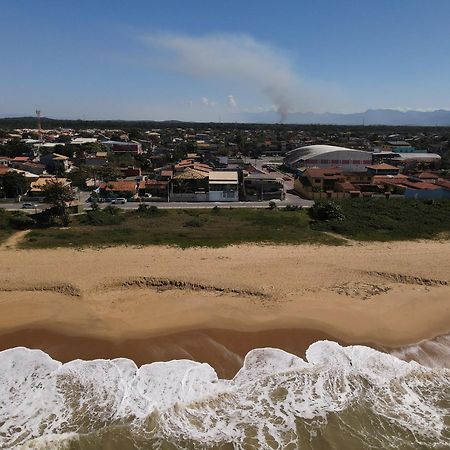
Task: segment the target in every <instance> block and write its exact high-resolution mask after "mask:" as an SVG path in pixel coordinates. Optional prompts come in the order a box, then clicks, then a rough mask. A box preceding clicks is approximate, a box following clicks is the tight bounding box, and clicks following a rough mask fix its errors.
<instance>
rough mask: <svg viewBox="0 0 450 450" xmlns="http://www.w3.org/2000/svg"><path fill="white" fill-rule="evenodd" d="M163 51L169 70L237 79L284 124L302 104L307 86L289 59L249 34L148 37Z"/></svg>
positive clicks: (193, 75) (149, 40)
mask: <svg viewBox="0 0 450 450" xmlns="http://www.w3.org/2000/svg"><path fill="white" fill-rule="evenodd" d="M144 40H145V41H146V42H147V43H148V44H150V45H151V46H152V47H154V48H157V49H160V50H162V51H163V58H164V59H165V65H166V67H169V68H170V69H171V70H176V71H178V72H181V73H183V74H186V75H189V76H192V77H195V78H207V79H217V80H219V79H221V80H238V81H239V82H241V83H243V84H244V85H245V86H246V87H247V88H250V89H256V90H257V91H259V92H260V93H262V94H263V95H264V96H265V97H266V98H268V99H269V101H270V102H271V103H272V105H273V106H274V108H275V109H276V110H277V111H278V113H279V114H280V119H281V121H283V120H284V119H285V118H286V116H287V114H288V113H289V112H290V111H293V109H294V108H298V107H299V106H300V104H301V103H302V91H304V90H305V89H304V87H303V86H302V82H301V80H300V79H299V77H298V76H297V75H296V74H295V72H294V71H293V69H292V67H291V65H290V63H289V61H288V59H287V58H286V57H285V56H284V55H283V54H282V52H280V51H279V50H278V49H276V48H274V47H271V46H269V45H266V44H262V43H259V42H257V41H256V40H255V39H253V38H252V37H250V36H248V35H231V34H224V35H206V36H202V37H191V36H186V35H178V34H163V35H151V36H145V37H144Z"/></svg>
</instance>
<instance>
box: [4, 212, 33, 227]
mask: <svg viewBox="0 0 450 450" xmlns="http://www.w3.org/2000/svg"><path fill="white" fill-rule="evenodd" d="M35 223H36V222H35V221H34V220H33V219H32V218H31V217H30V216H26V215H24V214H20V213H19V214H13V215H11V217H10V219H9V224H10V226H11V228H14V229H15V230H25V229H27V228H32V227H33V226H34V225H35Z"/></svg>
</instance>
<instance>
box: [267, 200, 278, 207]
mask: <svg viewBox="0 0 450 450" xmlns="http://www.w3.org/2000/svg"><path fill="white" fill-rule="evenodd" d="M276 207H277V204H276V203H275V202H273V201H271V202H269V209H275V208H276Z"/></svg>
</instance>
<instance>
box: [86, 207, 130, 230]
mask: <svg viewBox="0 0 450 450" xmlns="http://www.w3.org/2000/svg"><path fill="white" fill-rule="evenodd" d="M122 221H123V216H122V214H121V211H120V209H119V208H115V207H114V206H107V207H106V208H105V209H103V210H102V209H93V210H92V211H88V212H87V213H86V215H85V216H84V217H83V218H82V219H80V222H82V223H85V224H87V225H118V224H120V223H122Z"/></svg>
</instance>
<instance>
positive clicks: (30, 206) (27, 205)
mask: <svg viewBox="0 0 450 450" xmlns="http://www.w3.org/2000/svg"><path fill="white" fill-rule="evenodd" d="M37 206H38V205H36V204H34V203H23V204H22V209H35V208H37Z"/></svg>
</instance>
